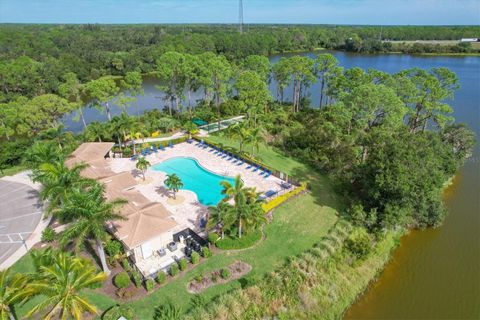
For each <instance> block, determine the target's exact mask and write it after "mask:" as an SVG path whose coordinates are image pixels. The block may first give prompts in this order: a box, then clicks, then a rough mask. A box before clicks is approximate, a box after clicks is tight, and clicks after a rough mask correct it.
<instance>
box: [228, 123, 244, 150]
mask: <svg viewBox="0 0 480 320" xmlns="http://www.w3.org/2000/svg"><path fill="white" fill-rule="evenodd" d="M226 134H227V136H228V137H230V138H234V139H238V141H239V144H240V145H239V149H240V153H241V152H242V151H243V144H244V143H245V141H246V140H247V139H248V137H249V129H248V124H247V123H246V122H245V121H243V122H237V123H235V124H234V125H232V126H230V127H229V128H228V129H227V131H226Z"/></svg>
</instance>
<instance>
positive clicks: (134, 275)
mask: <svg viewBox="0 0 480 320" xmlns="http://www.w3.org/2000/svg"><path fill="white" fill-rule="evenodd" d="M132 278H133V282H134V283H135V287H137V288H140V287H141V286H142V276H141V275H140V273H138V272H136V271H134V272H133V273H132Z"/></svg>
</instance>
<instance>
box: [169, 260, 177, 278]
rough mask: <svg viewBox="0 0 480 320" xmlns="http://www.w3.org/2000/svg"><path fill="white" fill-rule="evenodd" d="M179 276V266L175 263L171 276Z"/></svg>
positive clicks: (172, 266)
mask: <svg viewBox="0 0 480 320" xmlns="http://www.w3.org/2000/svg"><path fill="white" fill-rule="evenodd" d="M177 274H178V264H176V263H174V264H172V265H171V266H170V275H171V276H172V277H175V276H176V275H177Z"/></svg>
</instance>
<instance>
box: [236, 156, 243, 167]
mask: <svg viewBox="0 0 480 320" xmlns="http://www.w3.org/2000/svg"><path fill="white" fill-rule="evenodd" d="M239 160H240V162H239V163H237V166H241V165H243V164H244V163H245V161H243V159H241V158H240V159H239Z"/></svg>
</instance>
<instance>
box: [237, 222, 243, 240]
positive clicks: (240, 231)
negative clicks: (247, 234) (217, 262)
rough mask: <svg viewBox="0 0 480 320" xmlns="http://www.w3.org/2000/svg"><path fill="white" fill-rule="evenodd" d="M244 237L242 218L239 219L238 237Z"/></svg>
mask: <svg viewBox="0 0 480 320" xmlns="http://www.w3.org/2000/svg"><path fill="white" fill-rule="evenodd" d="M241 237H242V219H239V220H238V238H239V239H240V238H241Z"/></svg>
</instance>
